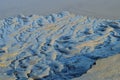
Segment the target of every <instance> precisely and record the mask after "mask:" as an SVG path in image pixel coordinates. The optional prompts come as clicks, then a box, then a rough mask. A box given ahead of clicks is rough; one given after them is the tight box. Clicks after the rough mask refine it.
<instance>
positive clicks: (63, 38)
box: [0, 11, 120, 80]
mask: <svg viewBox="0 0 120 80" xmlns="http://www.w3.org/2000/svg"><path fill="white" fill-rule="evenodd" d="M119 53H120V20H108V19H98V18H92V17H87V16H79V15H74V14H72V13H69V12H67V11H64V12H61V13H58V14H51V15H48V16H38V15H30V16H24V15H19V16H16V17H9V18H5V19H3V20H1V21H0V79H4V80H71V79H74V78H77V77H80V76H82V75H83V74H86V73H87V71H88V70H89V69H91V68H92V66H93V65H95V63H96V61H97V60H99V59H102V58H107V57H109V56H113V55H116V54H119ZM83 80H84V79H83Z"/></svg>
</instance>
